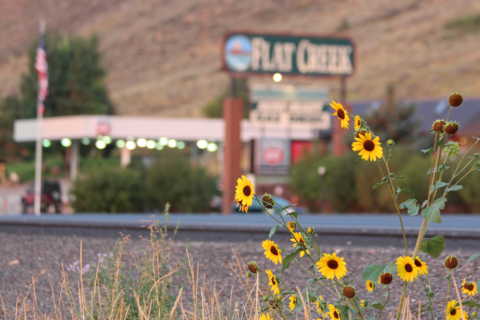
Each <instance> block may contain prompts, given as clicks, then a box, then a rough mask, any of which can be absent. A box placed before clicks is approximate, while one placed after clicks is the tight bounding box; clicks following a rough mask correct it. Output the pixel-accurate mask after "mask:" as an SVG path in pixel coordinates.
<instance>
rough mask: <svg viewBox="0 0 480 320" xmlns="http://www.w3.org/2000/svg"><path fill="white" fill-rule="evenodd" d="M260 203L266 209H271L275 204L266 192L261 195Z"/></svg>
mask: <svg viewBox="0 0 480 320" xmlns="http://www.w3.org/2000/svg"><path fill="white" fill-rule="evenodd" d="M262 204H263V206H264V207H265V208H267V209H272V208H273V206H274V205H275V202H274V201H273V199H272V196H271V195H269V194H268V193H265V194H264V195H263V196H262Z"/></svg>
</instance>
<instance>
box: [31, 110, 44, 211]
mask: <svg viewBox="0 0 480 320" xmlns="http://www.w3.org/2000/svg"><path fill="white" fill-rule="evenodd" d="M42 109H43V106H42V103H41V102H40V101H37V121H36V122H37V139H36V141H35V199H34V206H33V207H34V213H35V215H37V216H39V215H40V214H41V195H42V151H43V150H42V120H43V110H42Z"/></svg>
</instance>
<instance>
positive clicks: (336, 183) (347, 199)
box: [290, 153, 358, 212]
mask: <svg viewBox="0 0 480 320" xmlns="http://www.w3.org/2000/svg"><path fill="white" fill-rule="evenodd" d="M357 165H358V159H357V158H355V157H354V155H353V154H351V153H349V154H347V155H345V156H343V157H334V156H320V155H318V154H310V155H309V156H307V157H305V159H303V160H302V161H300V162H299V163H297V164H296V165H294V166H293V168H292V171H291V174H290V184H291V186H292V188H293V190H294V191H295V192H296V193H297V194H298V195H299V196H300V197H302V198H303V199H305V200H307V201H309V202H314V201H318V200H320V201H324V202H328V203H330V204H331V205H332V209H334V210H335V211H339V212H344V211H346V210H348V209H349V208H352V207H353V206H355V205H356V203H357V198H356V192H355V188H356V186H355V178H354V177H355V174H354V173H355V168H356V167H357ZM322 168H324V169H322ZM323 170H324V173H322V171H323ZM309 207H310V208H309V209H310V210H315V209H316V207H315V205H314V204H310V205H309Z"/></svg>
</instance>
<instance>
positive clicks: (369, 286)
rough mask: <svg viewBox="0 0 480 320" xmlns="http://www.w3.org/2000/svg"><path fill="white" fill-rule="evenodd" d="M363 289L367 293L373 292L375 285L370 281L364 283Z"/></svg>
mask: <svg viewBox="0 0 480 320" xmlns="http://www.w3.org/2000/svg"><path fill="white" fill-rule="evenodd" d="M365 288H366V289H367V291H368V292H372V291H373V290H375V283H373V282H372V281H370V280H367V281H365Z"/></svg>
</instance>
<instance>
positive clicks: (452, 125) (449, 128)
mask: <svg viewBox="0 0 480 320" xmlns="http://www.w3.org/2000/svg"><path fill="white" fill-rule="evenodd" d="M457 131H458V123H456V122H455V121H449V122H447V123H446V124H445V132H446V133H448V134H452V135H453V134H455V133H457Z"/></svg>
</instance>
